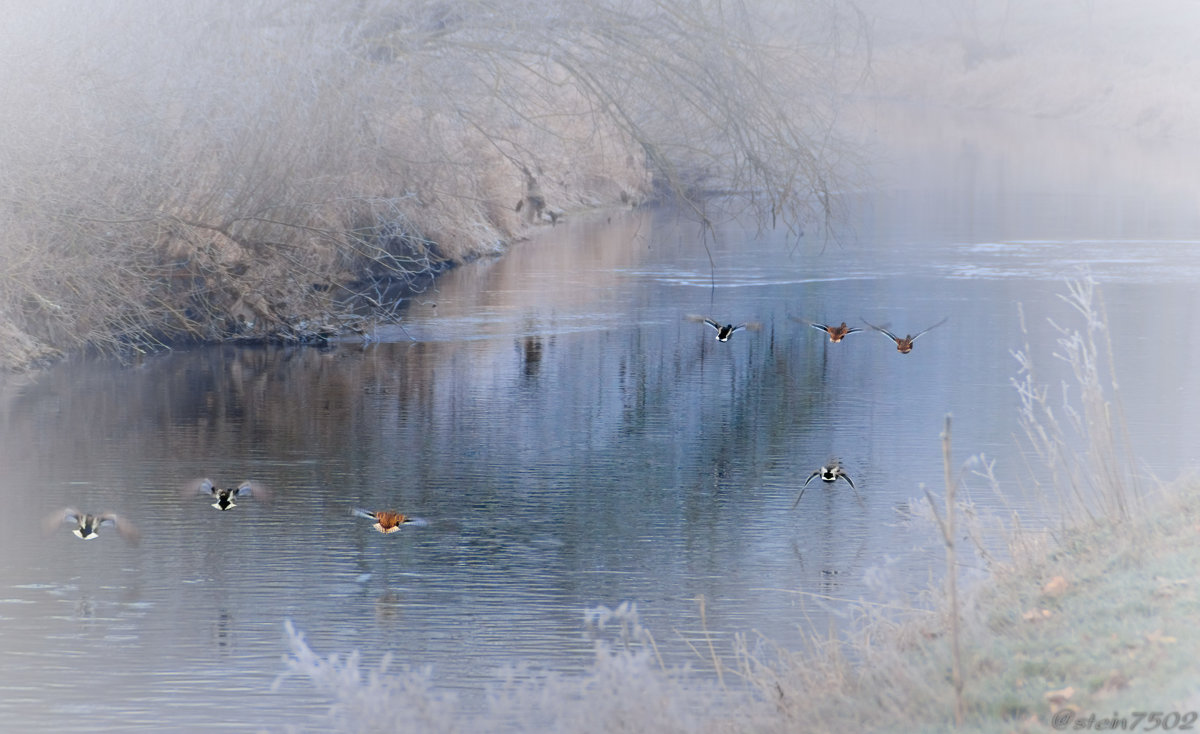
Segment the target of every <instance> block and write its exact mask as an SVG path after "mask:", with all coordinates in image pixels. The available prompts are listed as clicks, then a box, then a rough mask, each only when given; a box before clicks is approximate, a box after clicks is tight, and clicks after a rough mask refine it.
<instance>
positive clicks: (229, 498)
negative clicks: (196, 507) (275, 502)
mask: <svg viewBox="0 0 1200 734" xmlns="http://www.w3.org/2000/svg"><path fill="white" fill-rule="evenodd" d="M183 493H184V494H185V495H193V494H206V495H209V496H211V497H213V498H215V499H216V502H213V503H212V506H213V507H215V508H217V509H218V510H232V509H233V508H234V507H237V503H236V502H234V501H233V500H234V498H235V497H250V496H254V497H259V498H261V499H268V498H269V497H270V493H269V492H268V491H267V489H266V487H264V486H262V485H261V484H259V483H258V482H251V481H249V480H246V481H244V482H242V483H241V484H239V485H238V486H236V487H225V488H221V487H218V486H216V485H215V484H213V482H212V480H211V479H208V478H204V479H197V480H195V481H192V482H189V483H188V484H187V486H185V487H184V488H183Z"/></svg>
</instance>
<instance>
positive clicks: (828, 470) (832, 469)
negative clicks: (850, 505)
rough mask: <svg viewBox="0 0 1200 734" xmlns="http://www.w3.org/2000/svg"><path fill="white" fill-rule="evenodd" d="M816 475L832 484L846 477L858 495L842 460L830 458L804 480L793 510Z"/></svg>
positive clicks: (793, 504) (860, 500)
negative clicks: (843, 466)
mask: <svg viewBox="0 0 1200 734" xmlns="http://www.w3.org/2000/svg"><path fill="white" fill-rule="evenodd" d="M814 477H820V478H821V481H824V482H829V483H830V484H833V483H834V482H836V481H837V480H839V479H845V480H846V484H849V485H850V489H852V490H854V496H855V497H858V489H857V488H856V487H855V486H854V481H853V480H852V479H850V475H849V474H847V473H846V470H845V469H843V468H842V462H841V460H840V459H830V460H829V461H827V462H825V465H824V466H822V467H821V468H820V469H817V470H816V471H814V472H813V473H812V474H809V475H808V479H805V480H804V484H802V485H801V486H800V494H799V495H798V496H797V497H796V501H795V502H793V503H792V509H793V510H794V509H796V506H797V505H799V504H800V498H801V497H803V496H804V489H805V488H806V487H807V486H808V483H809V482H811V481H812V480H813V478H814ZM859 502H860V503H861V502H862V498H859Z"/></svg>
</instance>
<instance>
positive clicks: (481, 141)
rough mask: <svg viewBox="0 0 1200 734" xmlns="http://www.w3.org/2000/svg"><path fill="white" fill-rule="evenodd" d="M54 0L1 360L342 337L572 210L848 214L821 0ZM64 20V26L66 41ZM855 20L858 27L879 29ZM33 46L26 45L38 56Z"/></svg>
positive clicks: (0, 256)
mask: <svg viewBox="0 0 1200 734" xmlns="http://www.w3.org/2000/svg"><path fill="white" fill-rule="evenodd" d="M808 9H809V10H810V11H811V12H809V13H807V14H805V15H804V17H805V18H813V17H818V16H819V17H820V18H821V23H820V26H821V29H820V30H821V32H817V31H815V30H812V29H809V28H808V27H807V26H804V25H801V24H800V23H799V20H800V18H801V16H800V15H799V14H794V13H787V14H786V15H787V17H788V18H790V22H791V23H792V28H793V29H795V34H794V35H793V36H792V37H793V39H794V41H793V43H792V44H790V45H789V46H788V47H786V48H784V47H779V46H773V45H771V44H769V43H768V42H766V41H764V40H761V39H763V38H767V37H769V33H768V31H769V32H770V33H777V32H780V31H781V30H784V29H781V28H778V27H776V26H775V25H773V23H774V21H775V20H776V19H775V18H770V17H764V16H763V15H760V14H757V13H754V12H751V10H750V9H749V8H747V7H743V6H741V5H740V4H737V3H734V4H724V3H719V2H708V1H705V0H664V2H658V3H653V4H645V5H644V6H642V5H638V4H634V5H629V6H626V4H624V3H594V2H590V1H589V0H559V1H558V2H556V3H554V4H552V5H550V6H545V5H544V4H541V3H495V2H491V1H490V0H459V1H457V2H425V1H418V0H390V1H389V0H368V1H367V2H361V3H355V4H353V6H349V5H345V6H339V7H338V8H337V9H331V8H330V6H329V5H328V4H326V3H322V2H317V1H316V0H259V1H258V2H251V3H233V4H220V3H198V4H192V5H187V6H184V5H181V4H168V5H164V4H162V3H156V2H150V1H149V0H134V1H133V2H126V1H121V2H117V1H115V0H114V1H111V2H104V1H101V2H96V3H88V4H87V6H86V7H79V6H78V5H77V4H73V3H69V2H58V3H56V2H49V3H28V4H24V5H21V6H18V7H16V8H14V9H13V11H14V12H12V13H10V16H11V17H10V18H8V19H7V20H6V23H5V27H4V29H2V30H0V38H2V39H3V41H4V43H3V47H4V49H5V51H4V52H3V54H2V56H0V58H2V59H3V61H4V62H5V63H6V66H7V68H8V69H9V72H10V73H9V74H7V75H6V80H5V83H4V84H5V90H4V91H5V99H6V104H5V110H4V111H3V112H2V113H0V115H3V122H4V126H5V130H6V132H7V133H8V134H7V136H6V140H5V142H4V144H3V145H2V146H0V182H2V183H0V186H2V187H3V190H4V191H5V195H4V196H3V197H0V222H2V223H3V228H2V230H0V231H3V233H4V234H3V235H2V237H0V367H2V368H6V369H8V370H14V369H21V368H24V367H29V366H32V365H37V364H41V363H45V362H48V361H53V360H54V359H56V358H59V357H61V356H63V355H65V354H70V353H77V352H99V353H106V354H116V355H123V356H130V355H136V354H138V353H142V352H145V351H151V350H154V349H160V348H164V347H166V346H168V345H171V344H178V343H185V342H219V341H239V340H256V341H263V340H268V341H281V342H309V341H321V340H323V339H326V338H328V337H330V336H333V335H335V334H339V333H344V332H358V333H362V334H369V333H370V331H371V329H372V328H373V325H374V324H375V323H378V322H387V321H391V320H395V319H396V318H398V309H399V307H400V305H401V303H402V301H403V298H402V297H403V296H404V295H405V294H412V293H413V292H417V291H419V290H420V289H421V288H422V287H423V285H424V284H426V283H427V282H428V279H429V278H430V277H432V276H433V275H436V273H437V272H439V271H440V270H442V269H444V268H446V267H450V266H453V265H454V264H457V263H462V262H465V261H468V260H471V259H473V258H477V257H482V256H488V255H494V254H498V253H501V252H503V251H504V249H505V248H506V247H507V246H508V244H509V243H511V242H513V241H516V240H518V239H521V238H522V237H525V236H527V235H528V234H529V233H530V231H531V230H532V229H533V228H534V227H535V226H543V225H547V224H548V225H551V226H552V225H553V223H555V222H556V221H557V220H558V219H559V218H560V217H562V216H570V215H571V213H572V212H575V211H578V210H583V209H588V208H597V207H612V206H638V205H640V204H642V203H645V202H648V201H661V200H665V199H672V200H674V201H676V202H678V203H679V204H680V205H682V206H683V207H685V208H686V209H689V210H691V211H692V212H693V213H694V214H695V215H696V216H697V217H698V218H700V219H701V221H704V219H705V203H704V200H705V197H706V196H708V195H711V194H712V193H721V194H724V195H732V196H734V197H736V198H739V199H740V200H741V201H742V202H743V204H744V209H743V211H744V210H745V209H749V210H750V211H751V212H752V213H753V215H754V216H755V217H757V219H758V221H759V222H760V223H763V224H766V223H770V224H771V225H772V226H786V227H788V228H789V229H790V230H791V231H793V232H795V233H797V236H799V233H800V232H801V231H802V229H803V227H804V224H805V222H806V221H812V220H815V221H818V222H819V221H821V220H823V219H826V218H828V216H829V214H830V212H829V210H828V207H829V206H830V204H829V198H828V197H827V196H826V194H827V193H828V191H829V190H830V188H831V187H832V186H833V185H834V180H835V179H834V172H835V168H836V165H835V163H836V161H835V160H834V158H833V156H835V155H841V156H843V157H844V152H842V151H841V148H840V147H839V146H837V145H834V144H833V119H834V115H833V114H832V112H831V111H830V99H831V97H832V94H831V92H830V90H831V89H832V87H831V84H832V82H831V81H830V76H831V73H830V71H829V70H830V63H829V61H828V60H827V59H826V58H824V57H827V56H836V55H838V54H840V53H842V51H841V50H840V43H841V42H840V41H838V40H836V38H832V37H831V36H829V35H828V32H829V31H831V30H833V29H835V28H836V27H837V26H838V24H839V23H842V22H843V19H841V18H840V16H838V14H837V13H836V12H835V11H833V10H832V9H831V7H830V6H827V5H826V4H824V3H823V2H821V0H813V2H811V3H809V4H808ZM48 34H53V37H54V41H53V42H52V43H51V42H49V41H47V36H48ZM849 35H853V34H852V33H851V34H849ZM18 70H20V73H18Z"/></svg>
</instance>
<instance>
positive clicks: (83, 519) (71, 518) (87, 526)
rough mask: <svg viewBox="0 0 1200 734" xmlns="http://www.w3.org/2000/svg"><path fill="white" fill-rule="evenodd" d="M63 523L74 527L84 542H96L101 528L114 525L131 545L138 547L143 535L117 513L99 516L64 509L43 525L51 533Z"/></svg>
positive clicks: (52, 515)
mask: <svg viewBox="0 0 1200 734" xmlns="http://www.w3.org/2000/svg"><path fill="white" fill-rule="evenodd" d="M63 523H71V524H72V525H74V526H75V527H74V528H72V529H71V532H73V533H75V536H76V537H78V538H82V539H83V540H95V539H96V538H99V537H100V532H99V531H100V528H102V527H104V526H105V525H112V526H113V527H114V528H116V529H117V534H118V535H120V536H121V537H122V538H124V539H125V540H126V541H127V542H128V543H129V544H131V545H137V544H138V541H139V540H140V539H141V533H139V532H138V529H137V528H136V527H134V526H133V523H131V522H129V521H128V520H126V519H125V518H123V517H121V516H120V515H118V514H116V513H115V512H101V513H100V514H98V515H92V514H90V513H87V512H80V511H79V510H76V509H74V508H71V507H64V508H63V509H61V510H58V511H56V512H53V513H51V514H50V515H48V516H47V517H46V519H45V520H44V521H43V523H42V525H43V527H44V528H45V530H46V532H50V531H52V530H54V528H56V527H58V526H59V525H61V524H63Z"/></svg>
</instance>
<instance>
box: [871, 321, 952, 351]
mask: <svg viewBox="0 0 1200 734" xmlns="http://www.w3.org/2000/svg"><path fill="white" fill-rule="evenodd" d="M949 320H950V317H949V316H947V317H946V318H944V319H942V320H941V321H939V322H937V323H936V324H934V325H933V326H930V327H929V328H927V329H921V330H920V331H918V332H917V333H916V334H909V335H907V336H905V337H903V338H901V337H898V336H896V335H895V334H893V333H892V332H890V331H888V330H887V329H885V328H883V327H882V326H876V325H875V324H872V323H871V322H870V321H867V320H866V319H863V323H864V324H866V325H867V326H869V327H871V328H872V329H874V330H875V331H879V332H882V333H884V334H886V335H887V336H888V337H889V338H891V340H892V341H894V342H896V351H898V352H900V353H901V354H908V353H909V352H911V351H912V348H913V342H915V341H916V340H917V337H919V336H921V335H922V334H924V333H925V332H927V331H932V330H933V329H936V328H937V327H939V326H941V325H942V324H944V323H946V322H947V321H949Z"/></svg>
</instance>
